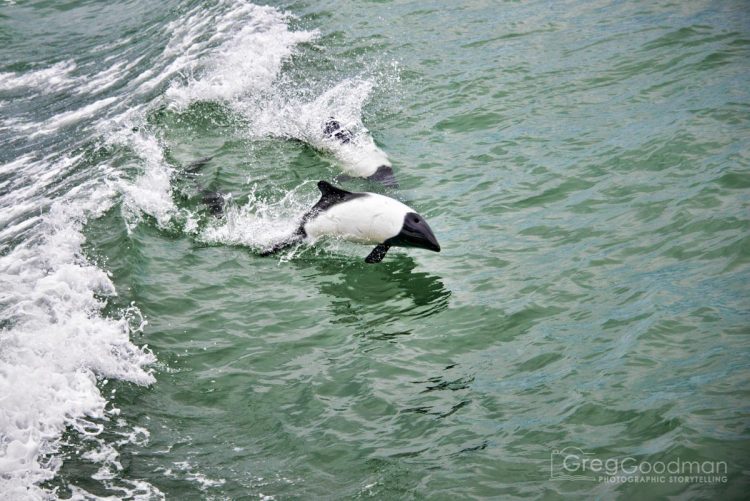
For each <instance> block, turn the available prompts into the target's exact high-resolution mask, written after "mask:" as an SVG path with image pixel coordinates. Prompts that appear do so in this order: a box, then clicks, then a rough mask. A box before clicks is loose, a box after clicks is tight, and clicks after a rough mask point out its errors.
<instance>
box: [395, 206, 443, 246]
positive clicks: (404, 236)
mask: <svg viewBox="0 0 750 501" xmlns="http://www.w3.org/2000/svg"><path fill="white" fill-rule="evenodd" d="M385 243H386V244H388V245H392V246H398V247H419V248H421V249H427V250H431V251H435V252H440V244H439V243H438V241H437V238H435V234H434V233H432V229H431V228H430V225H429V224H427V221H426V220H425V218H423V217H422V216H420V215H419V214H417V213H416V212H407V213H406V214H405V215H404V222H403V224H402V226H401V231H400V232H399V234H398V235H396V236H395V237H392V238H389V239H388V240H386V242H385Z"/></svg>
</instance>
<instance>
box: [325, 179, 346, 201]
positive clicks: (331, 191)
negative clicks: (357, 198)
mask: <svg viewBox="0 0 750 501" xmlns="http://www.w3.org/2000/svg"><path fill="white" fill-rule="evenodd" d="M318 189H319V190H320V194H321V195H323V198H336V199H344V198H346V196H347V195H351V194H352V192H351V191H346V190H342V189H341V188H336V187H335V186H334V185H332V184H331V183H329V182H328V181H318Z"/></svg>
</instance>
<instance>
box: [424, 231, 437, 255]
mask: <svg viewBox="0 0 750 501" xmlns="http://www.w3.org/2000/svg"><path fill="white" fill-rule="evenodd" d="M428 230H429V231H428V232H427V234H426V235H425V240H427V244H428V245H427V247H426V248H427V249H429V250H431V251H435V252H440V244H439V243H438V241H437V238H435V235H434V234H433V233H432V230H430V229H429V228H428Z"/></svg>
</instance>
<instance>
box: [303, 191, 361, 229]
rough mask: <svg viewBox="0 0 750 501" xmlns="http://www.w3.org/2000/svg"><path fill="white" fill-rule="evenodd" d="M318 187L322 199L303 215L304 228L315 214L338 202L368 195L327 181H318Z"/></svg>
mask: <svg viewBox="0 0 750 501" xmlns="http://www.w3.org/2000/svg"><path fill="white" fill-rule="evenodd" d="M318 189H319V190H320V195H321V196H320V200H318V203H316V204H315V205H313V207H312V209H310V210H309V211H307V213H306V214H305V215H304V216H302V225H301V226H300V228H303V227H304V225H305V223H306V222H307V221H309V220H310V219H311V218H313V217H315V215H317V214H319V213H321V212H323V211H326V210H328V209H330V208H331V207H333V206H334V205H336V204H339V203H341V202H346V201H347V200H351V199H353V198H359V197H364V196H366V193H352V192H351V191H346V190H342V189H341V188H337V187H335V186H334V185H332V184H331V183H329V182H327V181H318Z"/></svg>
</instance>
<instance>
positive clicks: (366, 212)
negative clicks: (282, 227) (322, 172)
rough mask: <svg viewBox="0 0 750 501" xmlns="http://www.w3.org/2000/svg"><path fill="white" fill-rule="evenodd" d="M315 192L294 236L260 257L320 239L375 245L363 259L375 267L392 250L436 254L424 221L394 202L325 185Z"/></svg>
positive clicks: (388, 198)
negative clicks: (315, 199) (315, 200)
mask: <svg viewBox="0 0 750 501" xmlns="http://www.w3.org/2000/svg"><path fill="white" fill-rule="evenodd" d="M318 189H320V193H321V197H320V200H318V203H316V204H315V205H314V206H313V207H312V208H311V209H310V210H309V211H307V212H306V213H305V215H304V216H302V221H301V223H300V225H299V227H298V228H297V230H296V231H295V232H294V234H292V236H291V237H290V238H289V239H287V240H285V241H283V242H281V243H278V244H276V245H275V246H274V247H273V248H272V249H270V250H269V251H266V252H264V253H263V254H262V255H264V256H267V255H270V254H273V253H274V252H278V251H280V250H282V249H284V248H287V247H290V246H292V245H294V244H297V243H299V242H302V241H307V242H309V243H314V242H315V241H317V240H318V239H320V238H322V237H338V238H341V239H344V240H348V241H350V242H357V243H362V244H371V245H375V248H374V249H373V250H372V252H370V254H369V255H368V256H367V257H366V258H365V261H366V262H368V263H379V262H380V261H382V260H383V258H384V257H385V255H386V253H387V252H388V249H390V248H391V247H395V246H398V247H419V248H422V249H428V250H431V251H435V252H440V244H438V241H437V239H436V238H435V235H434V234H433V233H432V229H430V226H429V225H428V224H427V221H425V219H424V218H423V217H422V216H420V215H419V214H418V213H416V212H415V211H414V210H413V209H412V208H411V207H408V206H407V205H404V204H402V203H401V202H399V201H398V200H395V199H393V198H390V197H386V196H383V195H378V194H376V193H352V192H350V191H346V190H342V189H341V188H337V187H335V186H332V185H331V184H330V183H327V182H325V181H319V182H318Z"/></svg>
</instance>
